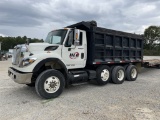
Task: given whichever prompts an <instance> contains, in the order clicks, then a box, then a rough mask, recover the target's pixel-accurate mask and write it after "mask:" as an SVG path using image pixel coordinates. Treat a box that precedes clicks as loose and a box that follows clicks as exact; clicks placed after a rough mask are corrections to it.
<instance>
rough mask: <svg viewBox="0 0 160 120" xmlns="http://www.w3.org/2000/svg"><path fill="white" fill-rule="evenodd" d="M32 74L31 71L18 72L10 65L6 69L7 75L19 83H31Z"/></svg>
mask: <svg viewBox="0 0 160 120" xmlns="http://www.w3.org/2000/svg"><path fill="white" fill-rule="evenodd" d="M32 75H33V73H24V72H18V71H16V70H14V69H13V68H11V67H10V68H9V69H8V76H9V77H10V78H11V79H12V80H14V81H15V82H16V83H19V84H29V83H31V78H32Z"/></svg>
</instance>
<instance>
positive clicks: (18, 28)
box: [0, 0, 160, 39]
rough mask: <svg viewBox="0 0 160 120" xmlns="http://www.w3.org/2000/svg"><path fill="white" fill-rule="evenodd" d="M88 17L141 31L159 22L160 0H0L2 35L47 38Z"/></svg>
mask: <svg viewBox="0 0 160 120" xmlns="http://www.w3.org/2000/svg"><path fill="white" fill-rule="evenodd" d="M89 20H95V21H97V24H98V26H100V27H105V28H108V29H116V30H122V31H126V32H132V33H138V34H140V33H143V32H144V29H145V28H147V27H148V26H150V25H158V26H159V25H160V0H79V1H78V0H0V36H2V35H4V36H13V37H16V36H24V35H26V36H27V37H31V38H40V39H45V37H46V35H47V33H48V32H49V31H51V30H53V29H58V28H62V27H65V26H68V25H70V24H73V23H77V22H80V21H89Z"/></svg>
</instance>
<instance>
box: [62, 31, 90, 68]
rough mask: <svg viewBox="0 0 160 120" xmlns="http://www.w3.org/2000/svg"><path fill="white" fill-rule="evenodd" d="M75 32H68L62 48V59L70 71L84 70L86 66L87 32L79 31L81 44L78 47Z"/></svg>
mask: <svg viewBox="0 0 160 120" xmlns="http://www.w3.org/2000/svg"><path fill="white" fill-rule="evenodd" d="M74 32H75V31H74V30H73V29H72V30H70V31H69V32H68V36H67V38H66V40H65V42H64V45H63V48H62V59H63V61H64V63H65V65H66V66H67V68H68V69H76V68H84V67H85V64H86V56H87V55H86V54H87V53H86V47H85V46H86V39H85V35H84V33H85V32H84V31H81V30H79V34H78V35H79V36H78V37H79V43H78V44H77V45H75V40H74V36H75V33H74ZM84 39H85V40H84Z"/></svg>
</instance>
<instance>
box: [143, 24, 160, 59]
mask: <svg viewBox="0 0 160 120" xmlns="http://www.w3.org/2000/svg"><path fill="white" fill-rule="evenodd" d="M144 55H151V56H152V55H153V56H154V55H160V26H149V27H148V28H147V29H145V31H144Z"/></svg>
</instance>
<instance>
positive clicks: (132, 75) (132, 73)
mask: <svg viewBox="0 0 160 120" xmlns="http://www.w3.org/2000/svg"><path fill="white" fill-rule="evenodd" d="M136 76H137V70H136V69H135V68H133V69H132V71H131V77H132V78H136Z"/></svg>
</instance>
